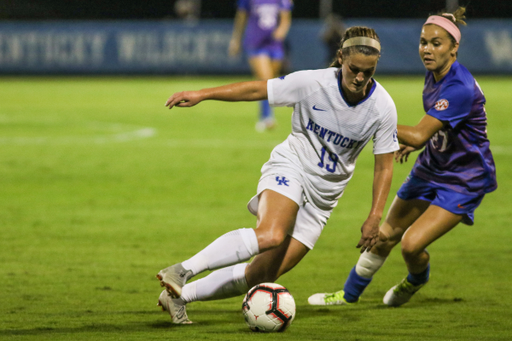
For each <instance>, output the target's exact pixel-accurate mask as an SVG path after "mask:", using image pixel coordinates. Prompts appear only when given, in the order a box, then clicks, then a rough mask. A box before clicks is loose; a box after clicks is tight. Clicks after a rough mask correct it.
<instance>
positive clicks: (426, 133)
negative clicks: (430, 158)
mask: <svg viewBox="0 0 512 341" xmlns="http://www.w3.org/2000/svg"><path fill="white" fill-rule="evenodd" d="M441 128H443V122H441V121H439V120H438V119H437V118H435V117H432V116H430V115H425V116H423V118H422V119H421V120H420V122H419V123H418V124H417V125H415V126H404V125H400V124H399V125H398V141H399V142H400V143H402V144H405V145H407V146H410V147H414V148H415V149H421V148H423V146H424V145H425V143H427V141H428V140H429V139H430V138H431V137H432V136H433V135H434V134H435V133H436V132H437V131H438V130H439V129H441Z"/></svg>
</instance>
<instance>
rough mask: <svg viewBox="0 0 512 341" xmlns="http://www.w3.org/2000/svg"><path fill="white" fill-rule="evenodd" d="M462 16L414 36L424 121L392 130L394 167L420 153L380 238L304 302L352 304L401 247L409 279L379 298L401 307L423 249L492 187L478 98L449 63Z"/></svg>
mask: <svg viewBox="0 0 512 341" xmlns="http://www.w3.org/2000/svg"><path fill="white" fill-rule="evenodd" d="M465 11H466V9H465V8H464V7H459V8H458V9H457V10H456V11H454V13H439V14H437V15H431V16H429V17H428V19H427V21H426V22H425V23H424V25H423V28H422V30H421V36H420V44H419V54H420V57H421V60H422V62H423V64H424V66H425V68H426V69H427V73H426V76H425V86H424V88H423V107H424V109H425V112H426V115H425V116H423V118H422V119H421V120H420V122H419V123H418V124H417V125H416V126H404V125H398V140H399V141H400V143H401V145H400V150H399V151H398V152H397V153H396V154H395V159H396V161H397V162H398V161H399V162H400V163H402V162H403V161H407V159H408V157H409V154H410V153H411V152H413V151H415V150H418V149H421V148H424V149H423V151H422V152H421V153H420V154H419V155H418V158H417V160H416V163H415V164H414V166H413V168H412V171H411V173H410V174H409V176H408V177H407V178H406V179H405V182H404V183H403V184H402V186H401V188H400V189H399V191H398V193H397V195H396V197H395V199H394V201H393V203H392V204H391V207H390V209H389V212H388V215H387V217H386V220H385V222H384V223H383V224H382V225H381V227H380V234H381V239H380V240H379V242H378V243H377V245H376V246H375V247H373V248H372V249H371V251H369V252H363V253H362V254H361V256H360V257H359V260H358V262H357V264H356V265H355V266H354V268H353V269H352V271H351V272H350V274H349V276H348V279H347V280H346V282H345V286H344V289H343V290H340V291H338V292H335V293H332V294H325V293H322V294H315V295H312V296H311V297H309V299H308V301H309V303H310V304H312V305H346V304H351V303H356V302H358V301H359V298H360V296H361V294H362V293H363V291H364V290H365V288H366V287H367V286H368V285H369V284H370V282H371V280H372V277H373V275H374V274H375V273H376V272H377V271H378V270H379V269H380V268H381V267H382V265H383V264H384V261H385V260H386V258H387V257H388V255H389V254H390V252H391V250H392V249H393V248H394V247H395V246H396V245H397V244H398V243H400V242H401V249H402V250H401V251H402V256H403V258H404V260H405V264H406V266H407V269H408V271H409V274H408V275H407V276H406V277H405V278H404V279H403V280H402V281H401V282H400V283H399V284H397V285H395V286H393V287H392V288H391V289H389V291H388V292H387V293H386V294H385V296H384V299H383V302H384V303H385V304H386V305H388V306H394V307H396V306H400V305H402V304H405V303H407V302H408V301H409V300H410V299H411V297H412V296H413V295H414V293H416V292H417V291H418V290H419V289H421V288H422V287H423V286H424V285H425V284H426V283H427V282H428V280H429V277H430V255H429V253H428V252H427V250H426V248H427V247H428V246H429V245H431V244H432V243H433V242H434V241H436V240H437V239H438V238H440V237H442V236H443V235H444V234H446V233H448V232H449V231H450V230H452V229H453V228H454V227H455V226H457V225H458V224H459V223H461V222H462V223H463V224H467V225H473V223H474V211H475V210H476V208H477V207H478V206H479V205H480V203H481V202H482V199H483V198H484V196H485V194H486V193H490V192H492V191H494V190H495V189H496V188H497V182H496V168H495V165H494V159H493V156H492V153H491V151H490V149H489V140H488V138H487V113H486V111H485V107H484V105H485V97H484V94H483V92H482V89H480V86H479V85H478V83H477V82H476V80H475V79H474V78H473V76H472V75H471V73H470V72H469V71H468V70H467V69H466V68H465V67H464V66H463V65H461V64H460V63H459V62H458V61H457V53H458V49H459V43H460V39H461V32H460V30H459V25H465V24H466V23H465V22H464V19H465V17H464V13H465Z"/></svg>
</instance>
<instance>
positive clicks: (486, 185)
mask: <svg viewBox="0 0 512 341" xmlns="http://www.w3.org/2000/svg"><path fill="white" fill-rule="evenodd" d="M484 104H485V97H484V94H483V92H482V90H481V89H480V86H479V85H478V83H477V82H476V81H475V79H474V78H473V76H472V75H471V73H470V72H469V71H468V70H467V69H466V68H465V67H464V66H462V65H461V64H459V62H457V61H456V62H455V63H453V65H452V67H451V69H450V71H449V72H448V74H447V75H446V76H445V77H444V78H443V79H442V80H440V81H439V82H437V83H436V82H435V80H434V76H433V74H432V72H427V74H426V77H425V87H424V89H423V106H424V109H425V111H426V113H427V114H428V115H430V116H432V117H435V118H437V119H438V120H440V121H442V122H443V123H444V127H443V128H442V129H441V130H439V131H438V132H437V133H436V134H435V135H434V136H432V138H431V139H430V140H429V141H428V142H427V143H426V145H425V149H424V150H423V151H422V152H421V153H420V155H419V156H418V159H417V160H416V163H415V165H414V167H413V170H412V173H413V174H415V175H416V176H418V177H419V178H422V179H425V180H428V181H431V182H434V183H437V184H442V185H445V186H447V187H448V188H450V189H452V190H453V191H456V192H459V193H472V194H484V193H489V192H492V191H494V190H495V189H496V188H497V183H496V168H495V165H494V160H493V157H492V154H491V151H490V149H489V140H488V139H487V117H486V112H485V108H484Z"/></svg>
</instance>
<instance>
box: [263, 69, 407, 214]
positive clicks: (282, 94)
mask: <svg viewBox="0 0 512 341" xmlns="http://www.w3.org/2000/svg"><path fill="white" fill-rule="evenodd" d="M267 90H268V100H269V103H270V105H272V106H289V107H293V109H294V110H293V115H292V133H291V134H290V135H289V136H288V138H287V139H286V140H285V141H284V142H283V143H281V144H279V145H278V146H276V147H275V148H274V150H273V151H272V155H271V158H270V160H269V161H268V162H267V163H265V165H264V166H263V168H262V177H263V176H265V175H271V174H273V173H275V168H276V167H281V168H284V169H286V170H287V171H289V172H290V173H291V174H293V175H294V177H296V178H297V179H298V180H299V181H301V182H302V184H303V187H304V192H305V196H306V199H307V200H308V201H309V202H310V203H312V204H313V205H314V206H316V207H317V208H319V209H321V210H327V211H331V210H332V209H333V208H334V207H335V206H336V205H337V202H338V199H339V198H340V197H341V195H342V194H343V190H344V189H345V186H346V185H347V183H348V181H349V180H350V178H351V177H352V175H353V172H354V168H355V165H356V160H357V157H358V156H359V154H360V153H361V151H362V150H363V148H364V146H365V145H366V144H367V143H368V141H370V139H373V153H374V154H384V153H390V152H393V151H395V150H398V141H397V137H396V131H397V130H396V129H397V127H396V125H397V114H396V107H395V104H394V102H393V100H392V99H391V96H390V95H389V94H388V93H387V92H386V90H385V89H384V88H383V87H382V86H381V85H380V84H379V83H377V82H376V81H375V80H373V86H372V88H371V91H370V94H369V95H368V96H367V97H366V98H365V99H363V100H362V101H361V102H359V103H357V104H356V105H353V106H351V105H349V104H348V103H347V102H346V100H345V98H344V97H343V93H342V91H341V72H338V69H337V68H327V69H321V70H308V71H299V72H295V73H292V74H289V75H287V76H285V77H280V78H275V79H271V80H269V81H268V83H267Z"/></svg>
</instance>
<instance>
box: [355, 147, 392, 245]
mask: <svg viewBox="0 0 512 341" xmlns="http://www.w3.org/2000/svg"><path fill="white" fill-rule="evenodd" d="M392 178H393V153H386V154H376V155H375V167H374V173H373V195H372V208H371V210H370V214H369V215H368V218H367V219H366V220H365V222H364V223H363V226H362V227H361V239H360V240H359V243H358V244H357V247H358V248H361V253H363V252H364V251H370V250H371V249H372V247H373V246H375V244H377V242H378V241H379V238H380V239H381V240H382V241H384V240H383V239H385V238H386V237H385V236H384V235H382V234H379V225H380V220H381V218H382V213H383V212H384V206H385V205H386V200H387V198H388V194H389V189H390V188H391V180H392Z"/></svg>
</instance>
